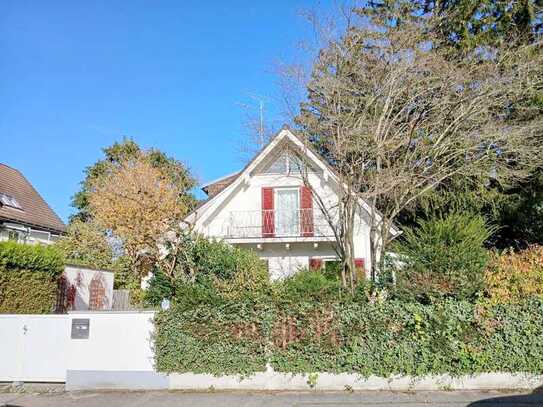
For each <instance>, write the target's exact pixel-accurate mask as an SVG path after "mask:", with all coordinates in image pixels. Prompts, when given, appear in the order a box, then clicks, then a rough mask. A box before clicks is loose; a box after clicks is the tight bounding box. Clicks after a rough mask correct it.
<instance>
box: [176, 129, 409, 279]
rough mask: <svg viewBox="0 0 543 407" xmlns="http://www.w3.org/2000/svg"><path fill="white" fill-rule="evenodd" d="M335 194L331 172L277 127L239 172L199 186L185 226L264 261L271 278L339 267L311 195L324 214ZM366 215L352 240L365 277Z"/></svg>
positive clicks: (364, 211)
mask: <svg viewBox="0 0 543 407" xmlns="http://www.w3.org/2000/svg"><path fill="white" fill-rule="evenodd" d="M301 162H304V163H305V164H304V165H305V166H306V167H304V168H308V169H309V170H308V171H307V172H306V171H304V174H307V178H306V179H307V181H308V183H306V184H305V185H304V182H303V179H302V178H303V177H302V176H301V171H300V165H301V164H300V163H301ZM306 185H310V186H311V188H309V187H307V186H306ZM338 188H340V186H339V184H338V182H337V177H336V175H335V173H334V172H333V170H332V169H331V168H330V167H329V166H328V165H327V164H326V163H325V162H324V160H323V159H322V158H321V157H320V156H319V155H318V154H316V153H315V152H314V151H312V150H311V149H309V148H307V147H306V146H305V145H304V143H303V142H302V141H301V140H300V139H299V138H298V137H297V136H296V135H295V134H294V133H293V132H292V131H291V130H289V129H288V128H284V129H283V130H281V131H280V132H279V133H278V134H277V135H276V136H275V137H274V138H273V139H272V140H271V142H270V143H269V144H268V145H267V146H265V147H264V148H263V149H262V150H261V151H260V152H259V153H258V154H257V155H256V157H254V158H253V160H252V161H251V162H250V163H249V164H248V165H247V166H246V167H245V168H244V169H243V170H242V171H240V172H238V173H235V174H230V175H227V176H225V177H223V178H221V179H218V180H216V181H213V182H211V183H208V184H207V185H204V187H203V188H202V189H203V191H204V192H206V193H207V194H208V196H209V199H208V200H207V201H205V202H204V203H203V204H202V205H201V206H200V207H199V208H197V209H196V210H195V211H194V212H192V213H191V214H190V215H189V216H188V217H187V219H186V220H187V221H188V222H189V223H192V224H193V225H194V230H195V231H197V232H199V233H202V234H203V235H205V236H208V237H212V238H219V239H223V240H225V241H226V242H228V243H230V244H233V245H237V246H240V247H244V248H248V249H252V250H254V251H255V252H256V253H257V254H258V256H259V257H260V258H261V259H263V260H264V261H266V262H267V266H268V270H269V272H270V276H271V278H272V279H278V278H281V277H285V276H288V275H291V274H293V273H295V272H296V271H297V270H299V269H300V268H321V267H328V266H329V265H330V266H331V265H332V264H333V263H335V262H337V261H338V259H337V255H336V251H335V250H334V245H335V237H334V233H333V229H332V228H331V227H330V224H329V222H328V221H327V220H326V217H325V216H324V214H323V211H322V210H321V206H319V205H317V203H316V200H315V197H314V196H313V194H315V195H318V196H319V197H320V198H321V199H322V201H323V202H325V204H326V205H325V206H326V208H327V211H330V212H328V213H329V214H331V213H332V211H334V210H336V211H337V201H338V194H337V191H338ZM334 208H335V209H334ZM369 209H370V208H369V206H368V205H367V204H366V203H365V202H363V201H361V202H360V207H359V210H358V211H357V217H356V221H355V225H356V226H355V229H356V230H355V236H354V251H355V258H356V260H355V264H356V266H357V267H358V268H360V270H361V271H363V272H365V273H367V274H368V273H369V272H370V267H371V259H370V253H371V251H370V227H369V222H368V220H367V219H368V213H369V212H368V211H369ZM392 233H393V234H397V233H398V230H396V229H394V230H392Z"/></svg>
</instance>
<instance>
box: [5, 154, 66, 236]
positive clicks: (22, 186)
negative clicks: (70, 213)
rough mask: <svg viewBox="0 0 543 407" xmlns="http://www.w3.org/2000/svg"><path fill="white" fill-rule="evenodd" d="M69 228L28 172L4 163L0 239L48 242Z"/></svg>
mask: <svg viewBox="0 0 543 407" xmlns="http://www.w3.org/2000/svg"><path fill="white" fill-rule="evenodd" d="M65 229H66V226H65V225H64V223H63V222H62V220H60V218H59V217H58V216H57V214H56V213H55V212H54V211H53V210H52V209H51V208H50V207H49V205H47V202H45V201H44V200H43V198H42V197H41V196H40V194H39V193H38V191H36V190H35V189H34V187H33V186H32V184H30V182H28V180H27V179H26V178H25V177H24V175H23V174H21V173H20V172H19V171H18V170H16V169H14V168H11V167H9V166H7V165H5V164H1V163H0V241H2V240H15V241H18V242H26V243H45V244H48V243H52V242H54V241H56V240H57V239H58V237H59V236H60V235H61V234H62V233H64V231H65Z"/></svg>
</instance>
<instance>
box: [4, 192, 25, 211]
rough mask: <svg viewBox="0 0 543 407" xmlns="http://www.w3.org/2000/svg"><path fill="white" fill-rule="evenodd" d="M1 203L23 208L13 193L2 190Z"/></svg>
mask: <svg viewBox="0 0 543 407" xmlns="http://www.w3.org/2000/svg"><path fill="white" fill-rule="evenodd" d="M0 203H1V204H2V206H9V207H10V208H15V209H20V210H22V209H23V208H22V207H21V204H19V202H18V201H17V199H15V198H14V197H12V196H11V195H8V194H4V193H2V192H0Z"/></svg>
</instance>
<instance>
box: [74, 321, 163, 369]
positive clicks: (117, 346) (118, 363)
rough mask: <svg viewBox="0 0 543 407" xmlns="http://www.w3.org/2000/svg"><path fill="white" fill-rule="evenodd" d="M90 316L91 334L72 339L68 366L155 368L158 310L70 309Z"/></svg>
mask: <svg viewBox="0 0 543 407" xmlns="http://www.w3.org/2000/svg"><path fill="white" fill-rule="evenodd" d="M69 317H70V319H71V320H73V319H74V318H77V319H89V338H88V339H70V341H69V343H68V350H67V351H68V366H67V368H68V370H90V371H92V370H98V371H100V370H105V371H153V363H154V354H153V348H152V346H153V343H152V334H153V330H154V324H153V318H154V312H152V311H141V312H133V311H130V312H114V311H107V312H70V313H69Z"/></svg>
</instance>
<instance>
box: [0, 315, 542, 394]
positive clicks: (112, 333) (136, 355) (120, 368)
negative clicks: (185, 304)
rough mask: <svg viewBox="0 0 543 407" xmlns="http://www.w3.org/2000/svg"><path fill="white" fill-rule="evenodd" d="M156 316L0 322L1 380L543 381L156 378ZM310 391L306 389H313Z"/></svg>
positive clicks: (273, 375)
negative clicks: (77, 335)
mask: <svg viewBox="0 0 543 407" xmlns="http://www.w3.org/2000/svg"><path fill="white" fill-rule="evenodd" d="M153 318H154V312H149V311H141V312H138V311H129V312H111V311H109V312H108V311H102V312H71V313H70V314H68V315H0V344H1V345H2V346H0V381H51V382H54V381H59V382H63V381H66V389H67V390H83V389H172V390H173V389H183V390H206V389H210V388H214V389H216V390H309V389H311V388H315V389H317V390H345V389H352V390H398V391H407V390H492V389H500V390H501V389H533V388H536V387H539V386H542V385H543V375H530V374H510V373H485V374H478V375H475V376H462V377H456V378H455V377H451V376H449V375H439V376H427V377H422V378H414V377H408V376H395V377H391V378H382V377H375V376H372V377H369V378H363V377H360V376H359V375H357V374H347V373H343V374H331V373H318V374H312V375H311V376H310V375H307V374H306V375H304V374H288V373H278V372H274V371H273V370H272V369H271V368H268V370H267V371H265V372H261V373H256V374H253V375H251V376H249V377H241V376H238V375H228V376H213V375H209V374H193V373H184V374H171V375H165V374H160V373H157V372H155V371H154V366H153V363H154V353H153V330H154V325H153ZM73 319H79V320H86V319H88V322H89V331H88V332H89V336H88V338H87V339H72V338H71V327H72V321H73ZM310 384H311V385H310Z"/></svg>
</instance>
